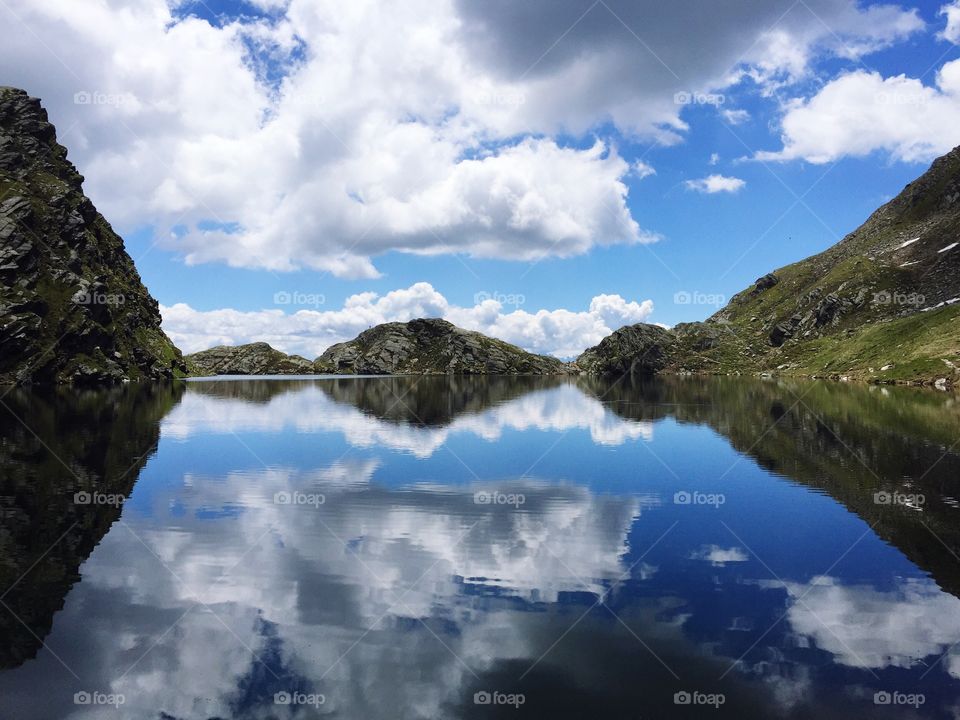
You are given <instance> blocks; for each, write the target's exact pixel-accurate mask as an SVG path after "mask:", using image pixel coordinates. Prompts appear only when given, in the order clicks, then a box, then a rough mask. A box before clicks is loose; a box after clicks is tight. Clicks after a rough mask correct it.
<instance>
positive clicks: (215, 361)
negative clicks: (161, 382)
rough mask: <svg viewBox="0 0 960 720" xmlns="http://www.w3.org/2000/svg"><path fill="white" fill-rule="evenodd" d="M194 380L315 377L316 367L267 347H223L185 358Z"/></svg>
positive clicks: (260, 345) (259, 343) (252, 344)
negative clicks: (229, 377)
mask: <svg viewBox="0 0 960 720" xmlns="http://www.w3.org/2000/svg"><path fill="white" fill-rule="evenodd" d="M184 359H185V360H186V363H187V369H188V370H189V372H190V374H191V375H193V376H202V377H208V376H211V375H312V374H314V373H315V372H316V370H315V369H314V364H313V363H312V362H310V361H309V360H307V359H306V358H302V357H300V356H298V355H287V354H285V353H282V352H280V351H279V350H276V349H274V348H272V347H270V346H269V345H267V343H264V342H258V343H250V344H249V345H237V346H236V347H228V346H226V345H220V346H218V347H215V348H210V349H209V350H203V351H201V352H198V353H193V354H192V355H187V356H186V358H184Z"/></svg>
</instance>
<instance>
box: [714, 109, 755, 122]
mask: <svg viewBox="0 0 960 720" xmlns="http://www.w3.org/2000/svg"><path fill="white" fill-rule="evenodd" d="M720 114H721V115H722V116H723V119H724V120H726V121H727V122H728V123H730V124H731V125H742V124H743V123H745V122H746V121H747V120H749V119H750V113H749V112H747V111H746V110H721V111H720Z"/></svg>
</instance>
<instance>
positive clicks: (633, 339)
mask: <svg viewBox="0 0 960 720" xmlns="http://www.w3.org/2000/svg"><path fill="white" fill-rule="evenodd" d="M676 342H677V339H676V336H675V335H674V333H672V332H670V331H669V330H665V329H664V328H662V327H660V326H659V325H648V324H647V323H637V324H636V325H627V326H626V327H622V328H620V329H619V330H617V331H616V332H614V333H612V334H610V335H608V336H607V337H605V338H604V339H603V340H601V341H600V344H599V345H595V346H594V347H592V348H588V349H587V350H585V351H584V352H583V354H581V355H580V357H578V358H577V359H576V361H575V362H574V365H575V367H576V368H577V369H578V370H579V371H580V372H584V373H587V374H591V375H609V374H618V375H622V374H627V373H629V374H640V375H652V374H654V373H657V372H660V371H661V370H663V369H664V368H666V366H667V362H668V359H669V357H670V356H671V354H672V353H673V350H674V346H675V345H676Z"/></svg>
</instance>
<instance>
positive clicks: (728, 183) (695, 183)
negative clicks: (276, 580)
mask: <svg viewBox="0 0 960 720" xmlns="http://www.w3.org/2000/svg"><path fill="white" fill-rule="evenodd" d="M683 184H684V185H685V186H686V188H687V189H688V190H695V191H697V192H701V193H707V194H708V195H713V194H714V193H721V192H726V193H735V192H738V191H739V190H740V189H741V188H742V187H743V186H744V185H746V184H747V182H746V180H741V179H740V178H737V177H728V176H726V175H708V176H707V177H705V178H700V179H699V180H686V181H685V182H684V183H683Z"/></svg>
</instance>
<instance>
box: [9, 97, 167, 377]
mask: <svg viewBox="0 0 960 720" xmlns="http://www.w3.org/2000/svg"><path fill="white" fill-rule="evenodd" d="M82 183H83V177H82V176H81V175H80V174H79V173H78V172H77V169H76V168H75V167H74V166H73V164H72V163H70V162H69V161H68V160H67V150H66V148H64V147H63V146H62V145H60V144H59V143H58V142H57V136H56V130H55V129H54V127H53V125H51V124H50V123H49V122H48V120H47V113H46V111H45V110H44V109H43V108H42V107H41V106H40V101H39V100H37V99H35V98H31V97H29V96H28V95H27V94H26V93H25V92H23V91H22V90H17V89H14V88H0V382H3V383H27V382H83V381H87V382H116V381H121V380H128V379H129V380H141V379H161V378H169V377H173V376H176V375H179V374H182V373H183V372H185V367H184V365H183V360H182V357H181V355H180V352H179V351H178V350H177V349H176V347H174V345H173V343H171V342H170V340H169V339H168V338H167V336H166V335H164V333H163V331H162V330H161V329H160V312H159V308H158V306H157V302H156V300H154V299H153V298H152V297H151V296H150V294H149V293H148V292H147V289H146V288H145V287H144V285H143V283H142V282H141V280H140V276H139V275H138V274H137V270H136V268H135V267H134V264H133V261H132V260H131V258H130V256H129V255H128V254H127V252H126V250H125V249H124V245H123V240H122V239H121V238H120V237H119V236H118V235H117V234H116V233H115V232H114V231H113V229H112V228H111V227H110V224H109V223H108V222H107V221H106V220H105V219H104V218H103V216H102V215H100V213H98V212H97V210H96V208H95V207H94V206H93V204H92V203H91V202H90V200H89V199H88V198H87V197H86V196H85V195H84V193H83V188H82Z"/></svg>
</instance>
